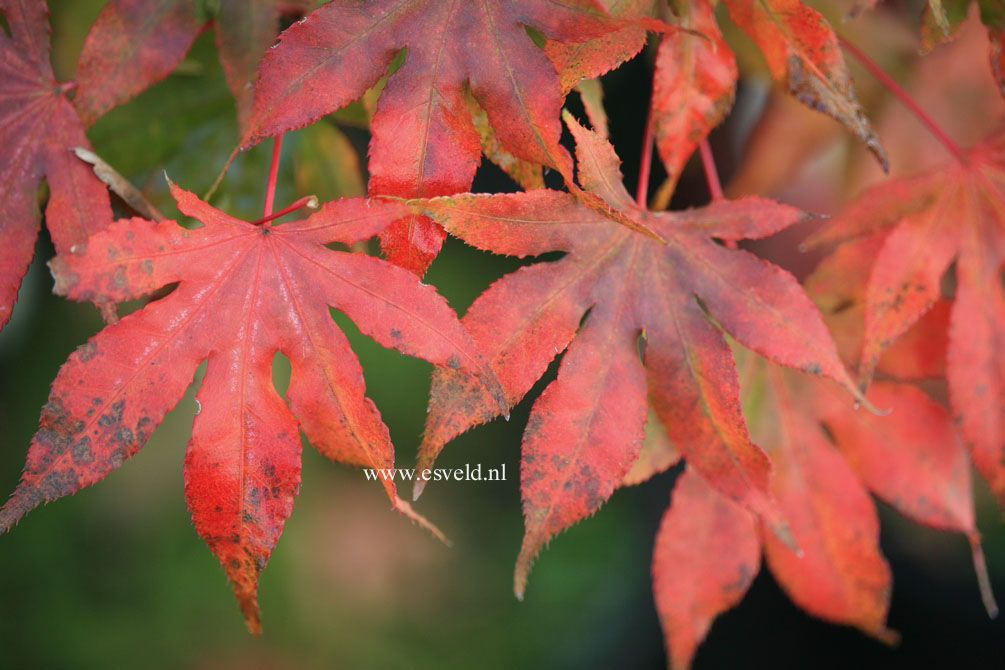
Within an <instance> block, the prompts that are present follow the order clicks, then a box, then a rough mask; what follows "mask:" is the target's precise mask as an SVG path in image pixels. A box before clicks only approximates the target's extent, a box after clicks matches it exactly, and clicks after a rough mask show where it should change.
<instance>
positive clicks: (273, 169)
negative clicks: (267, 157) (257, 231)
mask: <svg viewBox="0 0 1005 670" xmlns="http://www.w3.org/2000/svg"><path fill="white" fill-rule="evenodd" d="M282 152H283V133H279V134H278V135H276V141H275V142H274V143H273V144H272V164H271V165H270V166H269V185H268V186H266V187H265V212H264V218H263V219H262V220H263V221H271V220H272V219H271V218H270V215H271V214H272V205H273V203H274V202H275V200H276V181H277V180H278V179H279V157H280V155H281V154H282Z"/></svg>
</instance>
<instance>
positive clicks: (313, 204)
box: [251, 195, 318, 226]
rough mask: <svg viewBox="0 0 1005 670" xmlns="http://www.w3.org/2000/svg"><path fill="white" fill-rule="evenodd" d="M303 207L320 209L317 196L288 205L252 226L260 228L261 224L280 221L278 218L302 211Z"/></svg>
mask: <svg viewBox="0 0 1005 670" xmlns="http://www.w3.org/2000/svg"><path fill="white" fill-rule="evenodd" d="M270 204H271V203H270ZM301 207H309V208H310V209H317V208H318V197H317V196H316V195H305V196H304V197H302V198H300V199H299V200H297V201H295V202H294V203H293V204H291V205H287V206H286V207H283V208H282V209H281V210H279V211H278V212H276V213H275V214H269V215H268V216H263V217H262V218H260V219H258V220H257V221H252V222H251V225H253V226H258V225H261V224H263V223H266V222H268V221H273V220H275V219H278V218H281V217H284V216H286V215H287V214H289V213H290V212H295V211H296V210H298V209H300V208H301Z"/></svg>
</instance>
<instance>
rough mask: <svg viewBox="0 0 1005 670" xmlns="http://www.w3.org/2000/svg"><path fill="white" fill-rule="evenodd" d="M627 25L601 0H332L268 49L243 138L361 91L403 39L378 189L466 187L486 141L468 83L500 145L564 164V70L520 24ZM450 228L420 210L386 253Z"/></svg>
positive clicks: (418, 265) (305, 118) (386, 112)
mask: <svg viewBox="0 0 1005 670" xmlns="http://www.w3.org/2000/svg"><path fill="white" fill-rule="evenodd" d="M622 25H623V24H622V23H619V22H616V21H613V20H611V19H610V18H608V17H606V16H605V13H604V12H603V10H602V7H601V6H600V5H599V4H598V3H597V2H595V1H594V0H563V1H562V2H540V1H539V0H485V1H483V2H459V1H456V0H453V1H450V2H442V1H441V0H372V1H369V2H363V3H360V2H348V1H346V0H335V1H334V2H330V3H328V4H326V5H324V6H322V7H319V8H318V9H316V10H315V11H314V12H312V13H311V14H309V15H308V16H307V17H306V18H305V19H304V20H303V21H301V22H299V23H297V24H295V25H293V26H291V27H290V28H289V29H287V30H286V31H285V32H284V33H283V34H282V35H281V38H280V43H279V45H278V46H277V47H276V48H275V49H272V50H270V51H269V52H268V53H267V54H266V57H265V58H264V59H263V61H262V63H261V66H260V68H259V79H258V82H257V85H256V92H255V111H254V115H253V117H252V120H251V125H250V128H249V131H248V134H247V136H246V137H245V139H244V140H243V142H242V144H244V145H245V146H248V145H251V144H254V143H255V142H258V141H259V140H261V139H262V138H263V137H266V136H269V135H277V134H279V133H282V132H284V131H287V130H290V129H293V128H298V127H300V126H304V125H306V124H308V123H310V122H312V121H314V120H316V119H318V118H320V117H321V116H323V115H324V114H327V113H328V112H331V111H333V110H335V109H338V108H339V107H342V106H344V105H346V104H348V103H350V102H351V101H353V100H355V99H357V98H359V97H360V96H361V95H363V93H364V92H365V91H366V90H367V89H368V88H369V87H371V86H372V85H373V84H374V83H375V82H376V81H377V80H378V79H379V78H380V77H381V76H382V75H384V74H385V73H386V72H387V69H388V66H389V64H390V63H391V61H392V59H393V58H394V57H395V55H396V54H397V53H398V51H399V50H400V49H401V48H402V47H407V51H406V55H405V59H404V62H403V64H402V65H401V67H400V68H399V69H398V70H397V71H395V72H394V73H393V74H392V75H391V76H390V77H389V79H388V81H387V85H386V87H385V88H384V91H383V92H382V94H381V96H380V100H379V102H378V105H377V112H376V114H375V116H374V118H373V123H372V133H373V137H372V140H371V143H370V152H369V153H370V163H369V167H370V174H371V179H370V185H369V189H370V193H371V194H380V195H395V196H402V197H430V196H436V195H450V194H454V193H459V192H462V191H465V190H467V189H468V188H469V187H470V185H471V181H472V179H473V178H474V174H475V169H476V168H477V167H478V163H479V160H480V155H481V148H480V147H481V145H480V141H479V135H478V133H477V132H476V131H475V128H474V125H473V123H472V120H471V113H470V112H469V110H468V106H467V104H466V102H465V89H466V87H468V86H469V87H470V92H471V94H472V95H473V96H474V98H475V100H476V101H477V102H478V103H479V105H480V106H481V107H482V109H484V110H485V112H486V113H487V114H488V120H489V122H490V123H491V125H492V128H493V130H494V131H495V135H496V137H497V138H498V139H499V141H500V142H501V143H502V145H503V146H504V147H506V148H507V149H508V150H509V151H510V152H512V153H513V154H515V155H516V156H517V157H519V158H522V159H525V160H529V161H532V162H535V163H540V164H544V165H548V166H551V167H554V168H557V169H559V170H560V171H561V172H562V173H563V174H564V175H569V174H570V173H571V167H572V163H571V159H570V158H569V156H568V154H567V153H566V152H565V150H564V149H563V148H562V147H561V146H560V145H559V138H560V136H561V130H562V129H561V123H560V121H559V118H558V117H559V110H560V109H561V106H562V97H563V95H562V88H561V86H560V83H559V78H558V75H557V74H556V72H555V68H554V67H553V66H552V64H551V63H550V62H549V60H548V57H547V56H546V55H545V53H544V52H543V51H542V50H541V49H540V48H538V47H537V45H535V44H534V42H533V40H532V39H531V38H530V36H528V34H527V32H526V30H525V28H524V26H530V27H533V28H535V29H537V30H539V31H541V32H542V33H543V34H544V35H545V36H546V37H548V38H550V39H552V40H559V41H563V42H582V41H584V40H586V39H588V38H590V37H596V36H599V35H602V34H604V33H607V32H610V31H612V30H614V29H616V28H619V27H621V26H622ZM570 181H571V180H570ZM445 235H446V234H445V233H444V232H443V230H442V229H441V228H440V227H438V226H436V225H434V224H433V223H432V222H431V221H429V220H428V219H426V218H424V217H422V216H421V215H417V214H414V215H411V216H409V217H407V218H406V219H404V220H402V221H399V222H397V223H395V224H394V225H393V226H391V227H389V228H388V229H387V230H386V231H384V232H383V233H382V234H381V244H382V246H383V249H384V252H385V254H386V256H387V258H388V259H389V260H391V261H393V262H395V263H397V264H399V265H402V266H403V267H406V268H408V269H410V270H412V271H414V272H416V273H418V274H422V273H423V272H425V269H426V268H427V267H428V266H429V264H430V262H432V259H433V258H434V257H435V256H436V254H437V253H438V252H439V249H440V247H441V245H442V244H443V239H444V237H445Z"/></svg>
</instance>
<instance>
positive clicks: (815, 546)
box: [626, 239, 997, 668]
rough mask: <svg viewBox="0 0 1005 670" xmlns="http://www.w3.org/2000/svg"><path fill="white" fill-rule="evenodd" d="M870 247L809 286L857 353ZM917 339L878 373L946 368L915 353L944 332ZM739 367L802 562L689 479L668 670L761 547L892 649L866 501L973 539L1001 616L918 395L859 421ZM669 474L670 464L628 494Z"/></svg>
mask: <svg viewBox="0 0 1005 670" xmlns="http://www.w3.org/2000/svg"><path fill="white" fill-rule="evenodd" d="M874 246H875V240H871V239H866V240H863V241H862V242H859V243H855V244H851V245H846V246H845V247H842V248H841V249H839V250H838V251H837V252H836V253H835V254H833V255H832V256H830V257H829V258H827V259H825V261H824V262H823V263H822V264H821V265H820V267H819V268H818V269H817V270H816V271H815V272H814V274H813V275H812V276H811V277H810V278H809V279H808V280H807V287H808V289H809V290H810V292H811V295H813V297H814V298H815V299H816V300H817V301H818V302H819V303H821V304H822V305H823V306H824V308H825V313H826V314H827V317H828V323H829V324H830V325H831V327H832V328H834V329H835V332H836V337H837V339H838V341H839V342H842V341H844V342H850V341H851V340H853V339H855V338H856V337H857V338H858V339H859V340H860V339H861V329H860V328H857V327H855V325H854V322H855V321H854V319H850V318H848V317H849V315H851V316H857V317H859V318H860V317H861V310H860V309H859V303H860V297H861V298H864V290H863V288H864V283H865V279H866V278H867V276H868V275H867V273H863V272H862V269H863V266H865V265H867V262H868V259H869V258H871V257H872V256H871V255H870V251H871V250H872V247H874ZM856 287H857V290H856ZM915 330H924V332H923V333H919V334H918V336H917V337H916V338H905V339H904V340H902V341H900V342H898V344H897V346H896V347H894V348H892V349H890V350H889V352H888V353H889V354H890V356H889V357H884V362H883V366H882V369H884V370H897V371H907V372H908V375H909V376H913V375H917V374H919V373H921V374H923V375H924V374H928V373H929V372H931V370H932V369H933V368H934V367H936V366H937V365H938V360H937V359H938V358H939V356H938V355H933V349H932V347H931V346H928V347H924V348H919V347H917V346H914V343H915V342H917V341H923V340H931V339H935V340H936V341H937V340H938V339H939V338H938V337H934V338H932V337H931V336H932V334H933V333H932V331H933V330H936V331H937V330H938V324H937V323H934V322H927V323H922V324H918V325H917V327H916V329H915ZM842 331H850V332H844V333H843V334H842ZM858 349H859V348H858V347H854V346H849V347H847V350H848V351H850V352H857V351H858ZM738 353H739V354H742V355H743V356H744V358H745V360H746V363H745V364H742V365H741V370H742V372H741V375H740V377H741V383H742V386H743V393H744V398H745V401H744V413H745V416H746V418H747V421H748V424H749V425H750V429H751V435H752V437H753V438H754V440H755V441H756V442H757V444H759V445H761V446H763V447H764V448H765V450H766V451H767V453H768V455H769V456H770V457H771V461H772V464H773V465H774V466H775V470H774V472H773V473H772V492H773V493H774V494H775V497H776V498H777V500H778V501H779V504H780V505H781V508H782V512H783V513H784V514H785V518H786V519H787V520H788V522H789V524H790V527H791V530H792V534H793V537H794V539H795V542H796V543H797V544H798V546H799V549H800V551H801V555H797V554H794V553H793V552H792V551H791V550H790V548H789V547H786V546H783V545H782V544H781V543H779V542H778V540H777V539H776V538H775V537H774V536H773V535H772V534H770V533H765V532H763V529H762V528H761V527H760V524H759V523H758V522H757V520H756V519H755V518H754V517H753V516H751V515H750V513H749V512H748V511H746V510H744V509H743V508H741V507H740V506H738V505H736V504H735V503H734V502H732V501H730V500H727V499H726V498H725V497H723V496H722V495H721V494H719V493H717V492H716V491H715V490H714V489H713V488H712V487H710V486H709V485H708V484H707V483H705V482H704V480H703V479H702V477H700V476H699V475H698V474H696V473H695V472H694V471H693V470H688V471H687V472H685V473H684V474H683V475H682V476H681V478H680V479H679V480H678V481H677V482H676V484H675V490H674V493H673V500H672V504H671V506H670V508H669V509H668V510H667V512H666V513H665V515H664V519H663V522H662V524H661V526H660V530H659V533H658V535H657V540H656V546H655V550H654V554H653V566H652V570H653V593H654V597H655V599H656V605H657V610H658V612H659V615H660V620H661V623H662V626H663V631H664V636H665V639H666V645H667V649H668V653H669V657H670V661H671V663H670V665H671V667H673V668H685V667H689V666H690V663H691V659H692V658H693V656H694V653H695V651H696V649H697V647H698V645H699V644H700V643H701V641H702V640H703V639H704V638H705V636H706V634H707V632H708V630H709V627H710V626H711V624H712V622H713V620H714V619H715V618H716V617H717V616H718V615H719V614H721V613H722V612H724V611H725V610H727V609H729V608H731V607H733V606H734V605H735V604H736V603H737V602H739V600H740V599H741V598H742V597H743V595H744V593H745V592H746V590H747V588H748V587H749V586H750V584H751V582H752V581H753V577H754V575H755V574H756V572H757V570H758V565H759V555H760V552H761V548H762V546H763V549H764V552H765V555H766V557H767V563H768V566H769V567H770V569H771V571H772V573H773V574H774V575H775V578H776V579H777V580H778V582H779V583H780V584H781V586H782V587H783V588H784V589H785V590H786V592H788V594H789V596H790V597H791V598H792V600H793V601H794V602H795V603H797V604H798V605H799V606H800V607H802V608H803V609H804V610H806V611H807V612H809V613H811V614H814V615H816V616H819V617H821V618H824V619H827V620H829V621H834V622H837V623H844V624H848V625H853V626H856V627H858V628H860V629H862V630H863V631H865V632H867V633H869V634H872V635H876V636H878V637H880V638H881V639H891V638H892V637H893V634H892V633H891V632H890V631H888V630H886V628H885V625H884V621H885V618H886V612H887V609H888V607H889V598H890V574H889V569H888V567H887V565H886V562H885V560H883V558H882V555H881V554H880V549H879V544H878V521H877V516H876V512H875V509H874V508H873V505H872V503H871V502H870V501H869V499H868V495H867V493H866V490H867V489H868V490H869V491H871V492H873V493H875V494H876V495H877V496H878V497H880V498H881V499H883V500H884V501H885V502H887V503H889V504H890V505H892V506H893V507H895V508H896V509H897V510H899V511H900V512H901V513H903V514H904V515H906V516H908V517H910V518H912V519H913V520H915V521H917V522H918V523H921V524H924V525H927V526H930V527H933V528H938V529H941V530H948V531H956V532H960V533H963V534H965V535H966V536H967V538H968V540H969V542H970V545H971V548H972V550H973V552H974V564H975V568H976V571H977V576H978V581H979V583H980V587H981V594H982V596H983V598H984V602H985V606H986V607H987V609H988V611H989V613H991V615H992V616H994V613H995V612H997V606H996V605H995V602H994V597H993V595H992V593H991V588H990V582H989V581H988V576H987V570H986V567H985V564H984V557H983V551H982V550H981V547H980V536H979V534H978V533H977V529H976V523H975V518H974V502H973V492H972V487H971V478H970V469H969V463H968V458H967V453H966V450H965V448H964V446H963V444H962V441H961V440H960V439H959V438H958V437H957V435H956V431H955V428H954V426H953V424H952V421H951V419H950V416H949V414H948V413H947V412H946V410H945V409H944V408H943V407H942V406H941V405H940V404H938V403H937V402H935V401H934V400H933V399H932V398H930V397H929V396H928V395H926V394H925V393H923V392H922V391H921V390H919V389H918V388H916V387H915V386H912V385H911V384H907V383H902V382H893V381H884V382H878V383H876V384H874V385H873V387H872V388H871V389H870V392H869V399H870V400H871V401H872V402H873V403H874V404H875V405H876V406H878V407H882V408H884V409H885V410H886V412H885V413H884V414H883V415H879V416H877V415H875V414H872V413H869V412H863V411H861V410H857V409H853V408H852V407H851V406H850V404H849V403H848V399H847V397H846V396H845V395H844V394H841V393H839V392H838V391H837V389H835V388H834V387H833V385H832V384H829V383H827V382H825V381H823V380H818V379H813V378H810V377H808V376H806V375H803V374H800V373H798V372H793V371H789V370H783V369H781V368H779V367H777V366H775V365H772V364H771V363H767V362H766V361H764V360H760V359H757V357H755V356H753V355H751V354H749V353H748V352H738ZM886 358H890V359H891V360H890V361H889V362H888V361H887V360H886ZM911 359H916V360H915V361H914V362H913V363H910V362H908V361H910V360H911ZM933 359H935V360H933ZM657 446H658V445H657ZM664 451H665V450H664ZM669 465H670V463H669V462H666V461H664V462H662V463H660V464H659V466H658V467H656V468H648V469H647V470H646V471H644V472H643V473H642V475H641V476H639V477H636V478H635V479H633V480H632V481H630V482H626V483H638V482H639V481H642V480H644V479H646V478H648V476H651V475H652V474H654V473H655V472H658V471H660V470H662V469H666V468H667V467H669ZM727 548H728V549H727Z"/></svg>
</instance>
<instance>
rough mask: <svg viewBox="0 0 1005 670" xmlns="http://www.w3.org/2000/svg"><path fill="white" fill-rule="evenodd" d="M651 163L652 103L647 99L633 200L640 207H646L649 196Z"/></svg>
mask: <svg viewBox="0 0 1005 670" xmlns="http://www.w3.org/2000/svg"><path fill="white" fill-rule="evenodd" d="M652 163H653V103H652V101H651V100H650V101H649V111H648V112H646V130H645V134H644V135H643V136H642V157H641V158H640V159H639V183H638V186H637V187H636V189H635V202H637V203H638V205H639V207H641V208H642V209H645V208H646V200H647V199H648V197H649V169H650V168H651V167H652Z"/></svg>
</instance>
